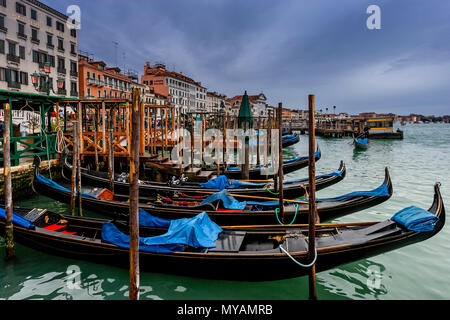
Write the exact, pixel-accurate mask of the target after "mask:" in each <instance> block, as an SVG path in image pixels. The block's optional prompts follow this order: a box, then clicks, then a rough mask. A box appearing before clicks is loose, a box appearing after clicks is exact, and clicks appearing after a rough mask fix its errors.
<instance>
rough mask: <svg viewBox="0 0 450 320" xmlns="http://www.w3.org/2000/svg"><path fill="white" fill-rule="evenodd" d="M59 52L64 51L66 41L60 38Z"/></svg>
mask: <svg viewBox="0 0 450 320" xmlns="http://www.w3.org/2000/svg"><path fill="white" fill-rule="evenodd" d="M58 50H62V51H64V40H63V39H61V38H58Z"/></svg>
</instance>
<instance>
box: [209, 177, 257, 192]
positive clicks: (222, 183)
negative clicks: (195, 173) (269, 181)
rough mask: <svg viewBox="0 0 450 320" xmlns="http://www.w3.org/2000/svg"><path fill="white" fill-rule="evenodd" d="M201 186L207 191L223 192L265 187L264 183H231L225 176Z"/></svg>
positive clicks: (238, 181) (237, 181)
mask: <svg viewBox="0 0 450 320" xmlns="http://www.w3.org/2000/svg"><path fill="white" fill-rule="evenodd" d="M200 185H201V186H202V187H204V188H207V189H218V190H223V189H234V188H239V187H250V186H264V183H254V182H248V181H240V180H233V181H230V180H228V178H227V177H226V176H225V175H220V176H218V177H217V178H214V179H211V180H209V181H208V182H205V183H200Z"/></svg>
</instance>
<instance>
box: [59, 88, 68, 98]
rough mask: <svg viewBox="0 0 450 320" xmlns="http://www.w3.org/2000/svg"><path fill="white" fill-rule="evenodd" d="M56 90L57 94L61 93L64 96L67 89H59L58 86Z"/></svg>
mask: <svg viewBox="0 0 450 320" xmlns="http://www.w3.org/2000/svg"><path fill="white" fill-rule="evenodd" d="M57 92H58V94H59V95H62V96H65V95H66V94H67V90H66V89H62V88H61V89H60V88H58V91H57Z"/></svg>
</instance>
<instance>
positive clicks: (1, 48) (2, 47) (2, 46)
mask: <svg viewBox="0 0 450 320" xmlns="http://www.w3.org/2000/svg"><path fill="white" fill-rule="evenodd" d="M0 53H3V54H4V53H5V40H0Z"/></svg>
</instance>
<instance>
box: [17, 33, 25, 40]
mask: <svg viewBox="0 0 450 320" xmlns="http://www.w3.org/2000/svg"><path fill="white" fill-rule="evenodd" d="M17 36H18V37H19V38H21V39H23V40H27V35H26V34H25V33H20V32H17Z"/></svg>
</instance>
